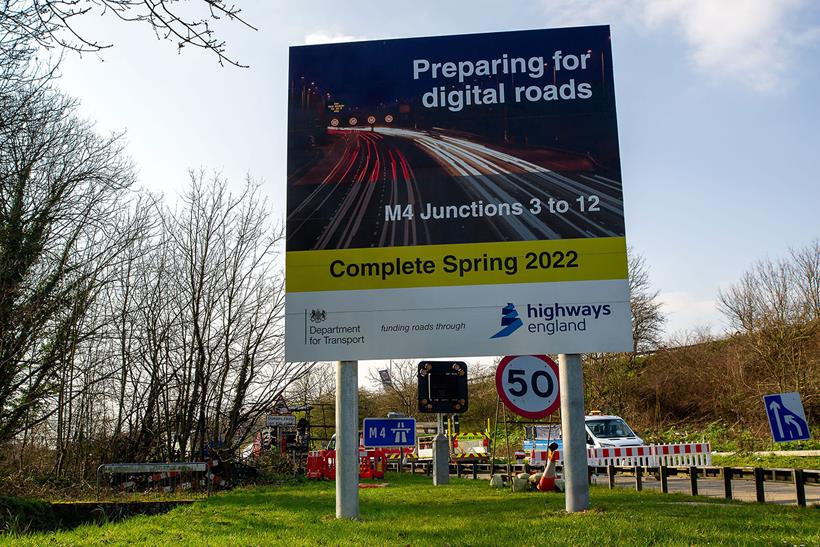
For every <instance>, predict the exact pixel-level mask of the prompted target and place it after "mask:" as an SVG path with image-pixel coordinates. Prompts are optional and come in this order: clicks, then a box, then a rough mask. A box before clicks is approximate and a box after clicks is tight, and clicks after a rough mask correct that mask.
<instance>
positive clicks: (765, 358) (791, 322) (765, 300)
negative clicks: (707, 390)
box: [718, 241, 820, 404]
mask: <svg viewBox="0 0 820 547" xmlns="http://www.w3.org/2000/svg"><path fill="white" fill-rule="evenodd" d="M818 266H820V243H818V242H817V241H815V242H814V243H812V244H811V245H809V246H807V247H805V248H803V249H799V250H796V251H792V252H791V256H790V257H789V258H787V259H780V260H772V259H765V260H761V261H759V262H757V263H756V264H754V265H753V266H752V268H751V269H750V270H748V271H747V272H746V273H744V274H743V277H742V278H741V279H740V281H739V282H738V283H736V284H735V285H732V286H731V287H729V288H728V289H726V290H725V291H721V292H720V294H719V296H718V305H719V308H720V310H721V311H722V312H723V313H724V315H726V317H727V319H728V320H729V323H730V325H732V327H733V328H734V329H735V330H736V331H737V332H738V333H740V334H742V335H743V336H744V342H745V345H746V346H747V347H748V349H749V350H751V351H752V352H753V354H754V363H750V364H749V367H750V370H753V371H754V375H753V377H756V378H757V381H758V383H759V388H758V390H757V391H758V392H760V393H763V392H765V391H767V390H779V391H791V390H798V391H801V392H804V393H805V395H804V397H805V398H808V399H809V401H807V403H808V404H813V403H812V400H813V399H815V398H816V397H818V394H817V374H816V367H817V359H816V357H815V355H814V354H813V351H811V347H810V346H811V341H812V340H813V339H814V337H815V336H817V334H818V332H820V322H819V321H818V318H820V308H818V302H820V289H819V287H820V282H819V281H818V273H819V272H820V268H819V267H818Z"/></svg>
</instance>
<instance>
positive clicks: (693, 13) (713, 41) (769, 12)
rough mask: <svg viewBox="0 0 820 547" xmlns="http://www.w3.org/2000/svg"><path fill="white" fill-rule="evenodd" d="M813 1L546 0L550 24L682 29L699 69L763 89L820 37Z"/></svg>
mask: <svg viewBox="0 0 820 547" xmlns="http://www.w3.org/2000/svg"><path fill="white" fill-rule="evenodd" d="M811 1H812V0H545V2H544V5H545V8H546V10H547V14H548V17H549V22H550V24H555V25H578V24H590V23H599V24H600V23H614V22H617V23H620V24H629V25H634V26H637V27H643V28H646V29H649V30H653V31H657V32H662V31H665V30H669V29H671V30H672V31H673V32H675V33H679V34H680V36H681V37H682V38H683V40H684V42H685V43H686V45H687V46H688V48H689V55H690V58H691V60H692V62H693V64H694V65H695V66H696V67H697V69H698V70H700V71H701V72H703V73H705V74H707V75H708V76H711V77H714V78H716V79H719V78H730V79H732V80H736V81H739V82H741V83H744V84H746V85H748V86H750V87H751V88H753V89H755V90H757V91H760V92H769V91H773V90H775V89H776V88H777V87H778V86H779V85H781V84H783V83H784V82H786V80H787V77H786V74H787V73H788V71H789V70H790V69H791V68H794V66H793V64H792V59H794V54H795V53H796V51H797V48H798V47H806V46H810V45H815V44H817V43H818V41H820V27H818V26H817V25H810V24H807V23H806V22H805V18H803V17H802V15H804V13H803V12H804V9H805V8H806V6H807V5H809V3H810V2H811Z"/></svg>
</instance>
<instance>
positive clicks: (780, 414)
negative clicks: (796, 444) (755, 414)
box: [763, 391, 811, 443]
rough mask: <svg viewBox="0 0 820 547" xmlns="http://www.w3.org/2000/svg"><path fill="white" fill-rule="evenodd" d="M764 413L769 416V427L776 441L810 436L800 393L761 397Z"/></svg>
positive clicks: (801, 438) (801, 439) (808, 437)
mask: <svg viewBox="0 0 820 547" xmlns="http://www.w3.org/2000/svg"><path fill="white" fill-rule="evenodd" d="M763 403H764V404H765V405H766V415H767V416H768V417H769V428H771V430H772V438H773V439H774V442H776V443H785V442H788V441H803V440H806V439H810V438H811V434H810V433H809V423H808V421H806V413H805V412H804V411H803V403H802V402H800V394H799V393H797V392H796V391H792V392H790V393H777V394H775V395H766V396H764V397H763Z"/></svg>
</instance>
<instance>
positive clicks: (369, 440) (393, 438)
mask: <svg viewBox="0 0 820 547" xmlns="http://www.w3.org/2000/svg"><path fill="white" fill-rule="evenodd" d="M363 437H364V438H363V442H364V446H367V447H368V448H390V447H401V446H415V445H416V419H415V418H365V419H364V428H363Z"/></svg>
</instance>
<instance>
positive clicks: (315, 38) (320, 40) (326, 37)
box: [304, 32, 367, 46]
mask: <svg viewBox="0 0 820 547" xmlns="http://www.w3.org/2000/svg"><path fill="white" fill-rule="evenodd" d="M360 40H367V38H366V37H364V36H352V35H350V34H329V33H325V32H311V33H310V34H308V35H307V36H305V40H304V43H305V45H308V46H312V45H316V44H337V43H339V42H357V41H360Z"/></svg>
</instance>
